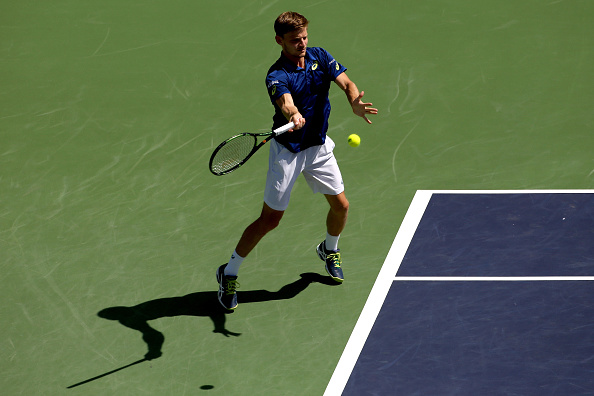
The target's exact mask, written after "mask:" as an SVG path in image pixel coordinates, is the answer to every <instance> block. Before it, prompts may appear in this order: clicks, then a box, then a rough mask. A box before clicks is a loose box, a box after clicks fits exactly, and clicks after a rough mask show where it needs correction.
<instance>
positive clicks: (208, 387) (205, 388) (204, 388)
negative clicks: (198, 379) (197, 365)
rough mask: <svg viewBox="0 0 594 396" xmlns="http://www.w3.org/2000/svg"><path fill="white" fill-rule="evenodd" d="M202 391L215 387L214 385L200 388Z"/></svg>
mask: <svg viewBox="0 0 594 396" xmlns="http://www.w3.org/2000/svg"><path fill="white" fill-rule="evenodd" d="M200 389H202V390H211V389H214V386H213V385H202V386H201V387H200Z"/></svg>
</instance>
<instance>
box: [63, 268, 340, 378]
mask: <svg viewBox="0 0 594 396" xmlns="http://www.w3.org/2000/svg"><path fill="white" fill-rule="evenodd" d="M312 283H321V284H325V285H335V283H334V282H333V281H332V279H331V278H330V277H328V276H322V275H320V274H316V273H304V274H301V276H300V278H299V279H298V280H296V281H295V282H292V283H289V284H287V285H285V286H283V287H281V288H280V289H279V290H278V291H274V292H271V291H268V290H248V291H239V292H238V298H239V301H240V303H241V304H249V303H257V302H266V301H277V300H287V299H291V298H294V297H295V296H297V295H298V294H299V293H301V292H302V291H304V290H305V289H306V288H307V287H308V286H309V285H311V284H312ZM230 313H232V311H231V312H230V311H227V310H225V309H224V308H223V307H222V306H221V304H220V303H219V301H218V298H217V292H216V291H207V292H196V293H191V294H188V295H185V296H180V297H165V298H158V299H155V300H150V301H146V302H143V303H140V304H138V305H134V306H131V307H125V306H115V307H109V308H105V309H102V310H101V311H99V312H98V313H97V316H99V317H100V318H103V319H108V320H114V321H118V322H119V323H120V324H122V325H123V326H125V327H128V328H130V329H133V330H137V331H139V332H140V333H141V334H142V339H143V340H144V342H145V343H146V344H147V347H148V351H147V352H146V354H145V355H144V358H143V359H141V360H139V361H137V362H134V363H132V364H130V365H127V366H124V367H121V368H119V369H117V370H113V371H110V372H107V373H105V374H101V375H99V376H96V377H93V378H90V379H88V380H85V381H82V382H79V383H78V384H75V385H72V386H69V387H68V388H73V387H76V386H79V385H82V384H86V383H88V382H91V381H94V380H96V379H99V378H103V377H105V376H107V375H110V374H113V373H115V372H117V371H120V370H122V369H125V368H127V367H130V366H132V365H135V364H138V363H141V362H144V361H147V360H153V359H157V358H159V357H160V356H161V355H162V354H163V353H162V347H163V344H164V342H165V336H164V335H163V333H161V332H160V331H158V330H156V329H154V328H153V327H151V326H150V325H149V323H148V322H149V321H151V320H156V319H160V318H166V317H175V316H198V317H208V318H209V319H210V320H211V321H212V323H213V326H214V328H213V333H217V334H222V335H223V336H225V337H239V336H240V335H241V333H236V332H232V331H230V330H228V329H227V328H226V327H225V322H226V315H228V314H230Z"/></svg>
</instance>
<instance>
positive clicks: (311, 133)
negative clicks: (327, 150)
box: [266, 47, 346, 153]
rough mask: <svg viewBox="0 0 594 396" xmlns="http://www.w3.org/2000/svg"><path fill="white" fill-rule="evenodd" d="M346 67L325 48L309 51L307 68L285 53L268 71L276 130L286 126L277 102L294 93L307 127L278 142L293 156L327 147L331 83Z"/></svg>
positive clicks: (281, 136) (280, 138)
mask: <svg viewBox="0 0 594 396" xmlns="http://www.w3.org/2000/svg"><path fill="white" fill-rule="evenodd" d="M344 71H346V68H345V67H344V66H342V65H341V64H340V63H338V62H337V61H336V60H335V59H334V58H333V57H332V55H330V54H329V53H328V51H326V50H325V49H323V48H319V47H311V48H307V52H306V53H305V68H301V67H298V66H297V65H296V64H294V63H293V62H291V61H290V60H289V59H288V58H287V57H285V55H284V54H282V53H281V56H280V58H279V59H278V60H277V61H276V62H275V63H274V65H272V67H271V68H270V69H269V70H268V75H267V76H266V87H267V88H268V94H269V95H270V100H271V102H272V104H273V105H274V109H275V113H274V117H273V118H272V119H273V122H274V124H273V128H274V129H276V128H278V127H281V126H283V125H285V124H286V123H287V119H286V118H285V116H284V115H283V113H282V111H281V109H280V108H279V107H278V105H277V104H276V100H277V99H278V98H279V97H281V96H282V95H284V94H287V93H288V94H291V96H292V97H293V102H294V103H295V106H297V108H298V109H299V112H300V113H301V115H302V116H303V117H304V118H305V121H306V122H305V126H304V127H303V128H301V129H299V130H297V131H294V132H287V133H284V134H282V135H280V136H278V137H276V138H275V139H276V140H277V141H278V142H279V143H281V144H282V145H283V146H285V147H286V148H287V149H289V150H290V151H292V152H293V153H298V152H300V151H302V150H305V149H307V148H309V147H312V146H317V145H321V144H324V142H325V141H326V132H327V131H328V117H329V116H330V109H331V107H330V100H329V99H328V92H329V91H330V83H331V82H332V81H334V80H335V79H336V77H338V76H339V75H340V74H341V73H343V72H344Z"/></svg>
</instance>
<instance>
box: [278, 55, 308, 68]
mask: <svg viewBox="0 0 594 396" xmlns="http://www.w3.org/2000/svg"><path fill="white" fill-rule="evenodd" d="M283 55H284V56H285V58H287V59H288V60H289V61H291V62H292V63H294V64H295V65H296V66H297V67H300V68H302V69H304V68H305V57H297V56H291V55H289V54H287V53H286V52H284V51H283Z"/></svg>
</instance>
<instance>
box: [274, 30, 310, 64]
mask: <svg viewBox="0 0 594 396" xmlns="http://www.w3.org/2000/svg"><path fill="white" fill-rule="evenodd" d="M276 42H277V43H278V44H279V45H280V46H281V47H282V48H283V52H284V53H285V54H286V55H288V56H289V57H293V58H304V57H305V52H306V50H307V28H303V29H301V30H295V31H293V32H289V33H286V34H285V35H283V36H282V37H280V36H276Z"/></svg>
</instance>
